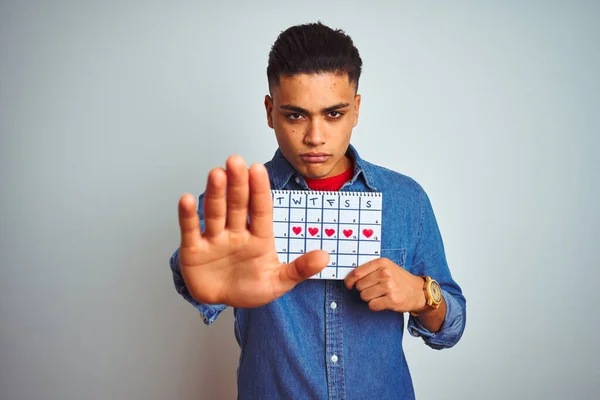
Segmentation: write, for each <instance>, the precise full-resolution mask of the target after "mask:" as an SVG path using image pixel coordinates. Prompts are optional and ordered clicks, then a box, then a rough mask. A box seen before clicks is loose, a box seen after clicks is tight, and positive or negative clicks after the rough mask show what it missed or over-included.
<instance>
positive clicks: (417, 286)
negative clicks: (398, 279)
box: [409, 275, 427, 312]
mask: <svg viewBox="0 0 600 400" xmlns="http://www.w3.org/2000/svg"><path fill="white" fill-rule="evenodd" d="M414 278H415V279H413V289H414V296H413V299H414V300H413V307H412V308H411V309H410V310H409V312H416V311H417V310H422V309H423V308H425V306H427V297H425V291H424V290H423V282H424V281H423V278H422V277H421V276H416V275H415V276H414Z"/></svg>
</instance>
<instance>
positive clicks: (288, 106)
mask: <svg viewBox="0 0 600 400" xmlns="http://www.w3.org/2000/svg"><path fill="white" fill-rule="evenodd" d="M349 105H350V103H339V104H334V105H333V106H329V107H326V108H324V109H322V110H321V112H323V113H328V112H332V111H335V110H339V109H340V108H344V107H348V106H349ZM279 108H280V109H281V110H288V111H294V112H297V113H299V114H310V113H309V112H308V110H305V109H304V108H302V107H296V106H293V105H291V104H283V105H281V106H279Z"/></svg>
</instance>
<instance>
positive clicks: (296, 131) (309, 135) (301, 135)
mask: <svg viewBox="0 0 600 400" xmlns="http://www.w3.org/2000/svg"><path fill="white" fill-rule="evenodd" d="M355 92H356V88H355V86H354V85H353V84H351V83H350V82H349V81H348V75H347V74H339V75H336V74H333V73H324V74H298V75H293V76H287V77H286V76H282V77H281V78H280V82H279V85H278V86H276V87H273V88H272V95H273V97H272V98H271V96H269V95H267V96H265V107H266V109H267V121H268V123H269V126H270V127H271V128H273V129H274V130H275V136H276V137H277V142H278V144H279V149H280V150H281V152H282V153H283V155H284V156H285V158H286V159H287V160H288V161H289V162H290V164H292V166H293V167H294V169H295V170H296V171H298V172H299V173H300V174H301V175H302V176H304V177H306V178H312V179H315V178H319V179H320V178H329V177H332V176H336V175H339V174H341V173H343V172H344V171H346V170H347V169H348V168H350V166H351V165H352V162H351V161H350V160H349V159H348V158H347V157H346V156H345V153H346V150H347V149H348V144H349V143H350V135H351V134H352V128H354V127H355V126H356V124H357V123H358V111H359V108H360V95H356V94H355Z"/></svg>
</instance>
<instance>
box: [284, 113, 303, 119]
mask: <svg viewBox="0 0 600 400" xmlns="http://www.w3.org/2000/svg"><path fill="white" fill-rule="evenodd" d="M286 117H287V119H291V120H292V121H297V120H299V119H300V118H302V114H299V113H292V114H288V115H286Z"/></svg>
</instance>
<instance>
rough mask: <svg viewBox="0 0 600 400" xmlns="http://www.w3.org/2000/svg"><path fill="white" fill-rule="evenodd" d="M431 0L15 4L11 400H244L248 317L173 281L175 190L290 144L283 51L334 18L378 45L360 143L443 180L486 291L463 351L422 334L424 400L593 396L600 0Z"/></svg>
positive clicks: (2, 15) (366, 80)
mask: <svg viewBox="0 0 600 400" xmlns="http://www.w3.org/2000/svg"><path fill="white" fill-rule="evenodd" d="M426 3H427V4H425V2H416V1H415V2H407V1H401V2H400V1H398V2H392V1H389V2H377V1H369V2H366V1H363V2H352V1H345V2H328V3H325V2H320V1H319V2H311V1H305V2H291V3H286V2H279V3H277V2H263V3H259V2H242V1H235V2H234V1H222V2H215V1H213V2H201V1H183V2H158V1H146V2H142V1H125V2H117V1H79V2H69V1H33V0H31V1H2V2H1V3H0V133H1V142H0V163H1V164H0V178H1V188H2V198H1V199H2V203H1V204H2V206H1V216H0V235H1V236H0V238H1V242H0V243H1V249H0V266H1V270H0V274H1V275H0V318H1V321H0V398H1V399H2V400H16V399H19V400H21V399H23V400H25V399H27V400H31V399H61V400H65V399H83V398H85V399H189V400H191V399H216V398H234V397H235V393H236V389H235V375H236V367H237V361H238V355H239V350H238V347H237V344H236V343H235V341H234V336H233V318H232V313H231V311H230V310H229V311H227V312H226V313H225V314H223V315H222V316H221V317H220V318H219V319H218V321H217V322H216V323H215V324H214V325H213V326H212V327H210V328H206V327H205V326H203V324H202V322H201V320H200V317H199V315H198V313H197V312H196V311H195V310H194V309H193V308H192V307H191V306H189V305H188V304H187V303H185V301H184V300H183V299H182V298H181V297H180V296H179V295H178V294H177V293H176V292H175V289H174V287H173V283H172V280H171V272H170V270H169V267H168V259H169V257H170V255H171V253H172V252H173V250H175V248H176V247H177V245H178V240H179V239H178V227H177V219H176V210H177V207H176V205H177V200H178V198H179V196H180V195H181V194H182V193H183V192H186V191H187V192H192V193H194V194H199V193H200V192H201V191H203V190H204V185H205V182H206V175H207V173H208V171H209V169H210V168H212V167H214V166H218V165H224V161H225V159H226V157H227V156H228V155H229V154H233V153H238V154H241V155H243V156H244V157H245V158H246V160H247V161H248V162H264V161H266V160H268V159H270V158H271V157H272V155H273V153H274V151H275V148H276V142H275V139H274V135H273V132H272V131H271V130H270V129H269V128H268V127H267V124H266V118H265V113H264V108H263V97H264V95H265V94H266V92H267V84H266V66H267V55H268V52H269V49H270V46H271V44H272V43H273V41H274V40H275V39H276V37H277V35H278V34H279V32H280V31H282V30H284V29H286V28H287V27H289V26H291V25H294V24H299V23H304V22H311V21H316V20H317V19H320V20H322V21H323V22H324V23H325V24H328V25H330V26H332V27H335V28H342V29H345V30H346V31H347V33H348V34H350V35H351V36H352V37H353V39H354V41H355V44H356V45H357V47H358V48H359V50H360V53H361V56H362V57H363V60H364V73H363V76H362V78H361V82H360V93H361V94H362V96H363V99H362V113H361V116H360V124H359V126H358V127H357V128H356V129H355V131H354V136H353V143H354V144H355V145H356V146H357V148H358V149H359V152H360V154H361V156H363V157H364V158H365V159H367V160H370V161H373V162H376V163H378V164H380V165H384V166H386V167H388V168H392V169H394V170H397V171H400V172H402V173H405V174H407V175H409V176H411V177H413V178H414V179H416V180H417V181H418V182H420V183H421V184H422V185H423V187H424V188H425V189H426V191H427V192H428V194H429V195H430V197H431V199H432V203H433V207H434V210H435V212H436V216H437V218H438V222H439V225H440V227H441V230H442V234H443V237H444V241H445V245H446V250H447V256H448V261H449V264H450V267H451V270H452V273H453V275H454V277H455V279H456V280H457V281H458V282H459V284H460V285H461V286H462V287H463V290H464V293H465V295H466V297H467V300H468V321H467V328H466V331H465V334H464V337H463V339H462V341H461V342H460V343H459V344H458V345H457V346H456V347H455V348H453V349H450V350H445V351H440V352H438V351H433V350H430V349H428V348H427V347H425V346H424V345H422V342H421V340H420V339H415V338H412V337H410V336H408V335H407V336H405V341H404V343H405V348H406V353H407V357H408V362H409V365H410V367H411V372H412V374H413V379H414V383H415V389H416V393H417V396H418V398H419V399H482V398H486V399H492V398H493V399H507V398H511V399H533V398H536V399H537V398H540V399H541V398H544V399H564V398H578V399H579V398H581V399H587V398H592V397H595V396H596V395H597V392H598V391H599V390H600V383H599V381H600V373H599V372H598V371H600V369H599V368H598V367H597V359H598V356H599V355H600V354H599V353H600V352H599V345H598V342H599V341H598V339H597V335H598V328H599V322H598V316H599V312H598V308H597V301H598V294H597V293H598V292H597V286H598V285H597V282H598V277H599V273H598V269H599V266H600V257H599V255H598V250H597V247H598V241H599V238H600V234H599V233H600V232H599V231H600V228H599V223H600V215H599V207H598V200H597V198H598V195H599V186H598V175H597V171H598V170H599V162H598V146H599V144H600V143H599V139H598V135H599V128H600V118H599V116H598V114H599V111H600V81H599V78H598V71H600V56H599V51H600V47H599V37H600V28H599V26H600V25H599V24H598V21H599V17H600V6H599V3H598V2H593V1H587V2H585V1H562V2H557V1H544V2H541V1H528V2H517V1H507V2H494V1H480V2H475V1H471V2H469V1H455V2H426ZM217 4H218V5H217ZM250 4H252V5H250Z"/></svg>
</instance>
